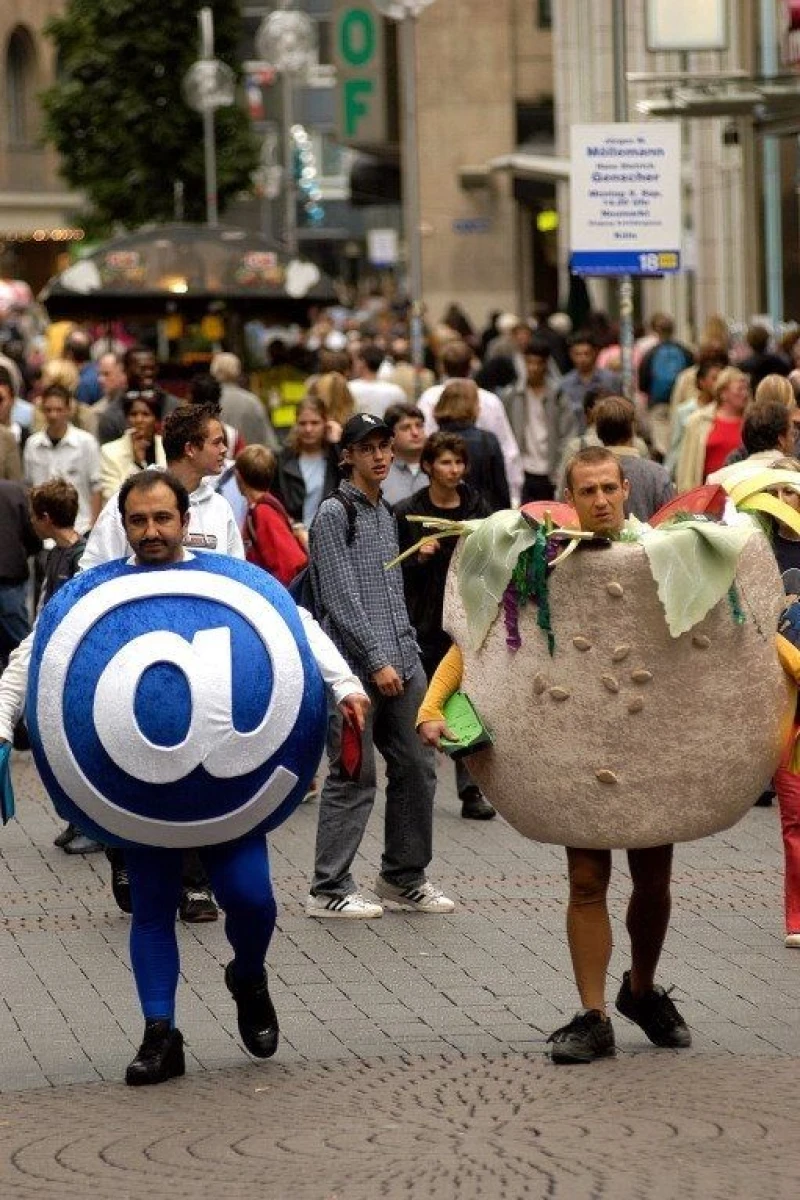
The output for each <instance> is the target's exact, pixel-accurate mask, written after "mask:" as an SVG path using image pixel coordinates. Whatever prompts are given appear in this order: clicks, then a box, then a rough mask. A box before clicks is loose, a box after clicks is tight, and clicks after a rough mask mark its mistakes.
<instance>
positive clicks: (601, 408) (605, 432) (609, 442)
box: [594, 396, 636, 446]
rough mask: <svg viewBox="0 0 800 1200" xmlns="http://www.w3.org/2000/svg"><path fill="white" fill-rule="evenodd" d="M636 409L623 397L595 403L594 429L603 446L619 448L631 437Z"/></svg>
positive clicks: (607, 398)
mask: <svg viewBox="0 0 800 1200" xmlns="http://www.w3.org/2000/svg"><path fill="white" fill-rule="evenodd" d="M635 421H636V409H635V408H634V407H633V404H632V403H631V401H630V400H626V399H625V398H624V396H606V397H605V398H604V399H602V400H598V401H597V405H596V406H595V410H594V427H595V429H596V430H597V436H598V437H599V438H600V441H601V442H602V443H603V445H604V446H619V445H621V444H622V443H624V442H629V441H630V440H631V438H632V437H633V426H634V423H635Z"/></svg>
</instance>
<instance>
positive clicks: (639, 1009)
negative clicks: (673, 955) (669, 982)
mask: <svg viewBox="0 0 800 1200" xmlns="http://www.w3.org/2000/svg"><path fill="white" fill-rule="evenodd" d="M617 1011H618V1012H621V1013H622V1015H623V1017H627V1018H628V1020H629V1021H633V1023H634V1025H638V1026H639V1028H640V1029H643V1030H644V1032H645V1033H646V1034H647V1036H648V1037H649V1039H650V1041H651V1042H652V1043H653V1045H654V1046H665V1047H670V1048H672V1049H678V1050H684V1049H686V1047H687V1046H691V1044H692V1035H691V1033H690V1032H689V1027H688V1025H687V1024H686V1022H685V1021H684V1019H683V1017H682V1016H681V1014H680V1013H679V1012H678V1010H677V1008H676V1007H675V1005H674V1004H673V1002H672V1000H671V999H670V996H669V992H665V991H664V989H663V988H662V987H654V988H653V989H652V990H651V991H649V992H646V993H645V995H644V996H634V994H633V992H632V991H631V973H630V971H626V972H625V974H624V975H623V976H622V987H621V988H620V989H619V995H618V996H617Z"/></svg>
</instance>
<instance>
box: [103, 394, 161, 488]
mask: <svg viewBox="0 0 800 1200" xmlns="http://www.w3.org/2000/svg"><path fill="white" fill-rule="evenodd" d="M156 405H157V400H156V398H155V397H152V398H150V399H145V397H144V396H143V395H142V394H141V393H140V392H139V391H137V390H133V391H128V392H126V393H125V395H124V396H123V398H122V409H123V412H124V413H125V420H126V421H127V424H128V428H127V429H126V431H125V433H123V435H122V437H121V438H117V439H116V441H113V442H106V444H105V445H104V446H101V447H100V490H101V492H102V494H103V503H104V504H105V502H106V500H110V499H111V497H112V496H113V495H114V493H115V492H117V491H119V489H120V488H121V487H122V484H123V483H124V482H125V480H126V479H127V478H128V476H129V475H133V473H134V471H144V470H146V469H147V467H165V466H166V465H167V460H166V458H165V457H164V447H163V446H162V444H161V437H160V434H159V432H158V430H159V428H160V425H161V422H160V413H159V411H158V409H157V407H156Z"/></svg>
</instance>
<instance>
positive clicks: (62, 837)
mask: <svg viewBox="0 0 800 1200" xmlns="http://www.w3.org/2000/svg"><path fill="white" fill-rule="evenodd" d="M77 836H78V830H77V828H76V826H75V825H65V826H64V828H63V829H62V830H61V833H59V835H58V837H54V838H53V845H54V846H58V848H59V850H63V849H64V847H65V846H66V844H67V842H71V841H72V839H73V838H74V837H77Z"/></svg>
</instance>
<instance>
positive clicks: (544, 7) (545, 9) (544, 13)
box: [536, 0, 553, 29]
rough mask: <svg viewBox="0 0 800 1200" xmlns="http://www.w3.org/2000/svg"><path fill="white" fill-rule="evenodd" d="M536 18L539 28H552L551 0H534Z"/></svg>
mask: <svg viewBox="0 0 800 1200" xmlns="http://www.w3.org/2000/svg"><path fill="white" fill-rule="evenodd" d="M536 20H537V24H538V26H539V28H540V29H552V28H553V0H536Z"/></svg>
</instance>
